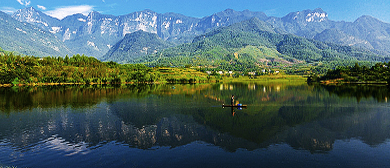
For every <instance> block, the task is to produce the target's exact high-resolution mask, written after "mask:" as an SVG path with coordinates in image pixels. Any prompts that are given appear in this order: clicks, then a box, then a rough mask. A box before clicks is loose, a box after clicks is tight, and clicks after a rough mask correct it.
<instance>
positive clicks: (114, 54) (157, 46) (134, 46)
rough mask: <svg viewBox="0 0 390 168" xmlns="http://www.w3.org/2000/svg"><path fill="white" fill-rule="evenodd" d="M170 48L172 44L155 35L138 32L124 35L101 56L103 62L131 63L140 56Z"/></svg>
mask: <svg viewBox="0 0 390 168" xmlns="http://www.w3.org/2000/svg"><path fill="white" fill-rule="evenodd" d="M172 46H173V44H170V43H168V42H165V41H164V40H162V39H161V38H160V37H158V36H157V34H154V33H148V32H144V31H142V30H139V31H136V32H134V33H129V34H126V36H125V37H124V38H123V39H122V40H120V41H119V42H118V43H116V44H115V45H114V46H113V47H111V49H110V50H109V51H108V52H107V54H106V55H104V56H103V61H114V62H118V63H122V62H132V61H133V60H135V59H137V58H139V57H141V56H145V55H148V54H155V53H157V51H159V50H161V49H165V48H168V47H172Z"/></svg>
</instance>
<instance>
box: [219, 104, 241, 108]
mask: <svg viewBox="0 0 390 168" xmlns="http://www.w3.org/2000/svg"><path fill="white" fill-rule="evenodd" d="M222 107H247V105H243V104H236V105H229V104H222Z"/></svg>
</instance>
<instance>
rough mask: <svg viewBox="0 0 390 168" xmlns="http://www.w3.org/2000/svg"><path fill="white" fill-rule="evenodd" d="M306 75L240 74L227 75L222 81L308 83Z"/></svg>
mask: <svg viewBox="0 0 390 168" xmlns="http://www.w3.org/2000/svg"><path fill="white" fill-rule="evenodd" d="M306 79H307V78H306V77H305V76H302V75H282V74H278V75H263V76H256V77H249V76H240V77H238V78H232V77H225V78H223V80H222V81H221V82H223V83H230V82H241V83H242V82H244V83H292V84H302V83H306Z"/></svg>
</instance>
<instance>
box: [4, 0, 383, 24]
mask: <svg viewBox="0 0 390 168" xmlns="http://www.w3.org/2000/svg"><path fill="white" fill-rule="evenodd" d="M31 6H32V7H34V8H36V9H39V10H41V11H43V12H45V13H46V14H49V15H51V16H53V17H56V18H59V19H61V18H63V17H65V16H67V15H70V14H74V13H83V14H85V15H87V14H88V13H89V12H91V11H98V12H100V13H104V14H112V15H116V16H118V15H125V14H128V13H132V12H135V11H142V10H144V9H150V10H153V11H155V12H158V13H166V12H174V13H180V14H183V15H186V16H193V17H198V18H202V17H204V16H209V15H211V14H213V13H216V12H220V11H223V10H225V9H228V8H230V9H234V10H236V11H242V10H245V9H249V10H251V11H261V12H265V13H266V14H267V15H268V16H277V17H282V16H285V15H287V14H288V13H290V12H296V11H302V10H306V9H312V10H313V9H315V8H322V9H323V10H324V11H325V12H327V13H328V17H329V18H330V19H331V20H335V21H349V22H352V21H354V20H356V19H357V18H358V17H360V16H362V15H370V16H373V17H376V18H378V19H379V20H382V21H384V22H387V23H390V0H301V1H293V0H272V1H269V0H240V1H238V0H163V1H162V0H60V1H57V0H1V2H0V10H1V11H3V12H6V13H12V12H14V11H16V10H18V9H21V8H26V7H31Z"/></svg>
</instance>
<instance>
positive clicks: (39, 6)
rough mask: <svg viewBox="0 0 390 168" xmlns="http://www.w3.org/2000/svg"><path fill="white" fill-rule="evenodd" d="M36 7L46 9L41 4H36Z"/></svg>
mask: <svg viewBox="0 0 390 168" xmlns="http://www.w3.org/2000/svg"><path fill="white" fill-rule="evenodd" d="M37 7H38V8H39V9H42V10H46V7H44V6H42V5H37Z"/></svg>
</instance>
